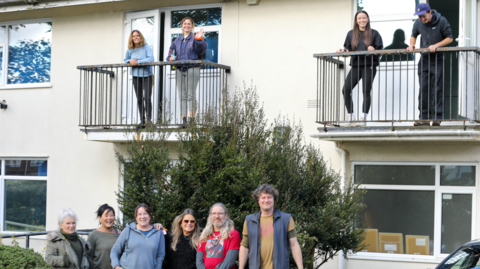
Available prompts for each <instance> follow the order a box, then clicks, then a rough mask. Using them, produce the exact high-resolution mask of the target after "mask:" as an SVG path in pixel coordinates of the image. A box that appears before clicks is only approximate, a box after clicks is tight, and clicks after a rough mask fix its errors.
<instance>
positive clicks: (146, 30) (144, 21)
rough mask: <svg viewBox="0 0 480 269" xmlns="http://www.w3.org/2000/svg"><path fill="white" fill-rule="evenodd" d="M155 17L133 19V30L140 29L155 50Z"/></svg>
mask: <svg viewBox="0 0 480 269" xmlns="http://www.w3.org/2000/svg"><path fill="white" fill-rule="evenodd" d="M154 24H155V17H147V18H136V19H132V31H133V30H139V31H140V32H141V33H142V35H143V38H144V39H145V41H146V42H147V44H148V45H149V46H150V48H151V49H152V51H155V50H154V47H153V44H155V43H154V37H155V26H154Z"/></svg>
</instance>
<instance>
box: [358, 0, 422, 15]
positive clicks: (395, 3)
mask: <svg viewBox="0 0 480 269" xmlns="http://www.w3.org/2000/svg"><path fill="white" fill-rule="evenodd" d="M418 4H419V0H357V8H358V10H365V11H366V12H368V14H369V15H370V17H372V16H376V15H391V14H409V15H413V13H415V7H416V6H417V5H418ZM386 6H389V7H395V8H385V7H386Z"/></svg>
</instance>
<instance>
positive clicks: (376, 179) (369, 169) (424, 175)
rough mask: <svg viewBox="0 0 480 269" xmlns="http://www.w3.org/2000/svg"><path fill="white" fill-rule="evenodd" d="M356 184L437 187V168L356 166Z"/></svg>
mask: <svg viewBox="0 0 480 269" xmlns="http://www.w3.org/2000/svg"><path fill="white" fill-rule="evenodd" d="M355 183H360V184H388V185H435V166H434V165H428V166H417V165H411V166H398V165H355Z"/></svg>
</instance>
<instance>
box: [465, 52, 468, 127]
mask: <svg viewBox="0 0 480 269" xmlns="http://www.w3.org/2000/svg"><path fill="white" fill-rule="evenodd" d="M465 55H466V56H465V100H466V102H465V116H466V118H468V52H465Z"/></svg>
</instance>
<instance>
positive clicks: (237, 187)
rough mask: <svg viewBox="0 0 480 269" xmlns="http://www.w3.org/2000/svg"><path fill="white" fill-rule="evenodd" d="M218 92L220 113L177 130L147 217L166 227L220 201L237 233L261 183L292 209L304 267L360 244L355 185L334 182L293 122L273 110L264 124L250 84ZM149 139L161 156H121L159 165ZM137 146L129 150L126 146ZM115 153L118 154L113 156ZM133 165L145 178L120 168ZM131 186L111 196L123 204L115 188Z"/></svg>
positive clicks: (280, 203) (201, 117)
mask: <svg viewBox="0 0 480 269" xmlns="http://www.w3.org/2000/svg"><path fill="white" fill-rule="evenodd" d="M224 97H225V98H224V99H223V103H222V106H221V109H220V111H221V113H220V114H217V113H214V112H215V110H213V111H212V112H209V113H206V114H203V115H197V117H196V119H195V122H194V124H192V125H190V126H189V127H188V128H186V129H185V130H184V131H183V132H180V133H179V134H178V138H179V160H178V163H177V164H176V165H175V166H173V167H172V168H171V170H170V172H169V173H168V174H169V175H170V181H169V182H166V181H165V180H163V181H162V182H163V184H162V187H163V189H162V190H158V191H157V193H160V192H161V193H162V195H161V196H158V195H157V194H156V193H155V194H152V195H151V197H150V200H149V201H151V202H154V203H155V207H156V208H157V210H156V212H158V213H159V214H160V215H158V216H156V217H155V218H156V219H155V220H156V221H160V222H162V223H163V224H164V225H165V226H167V227H168V226H170V225H171V222H172V221H173V218H174V216H176V215H178V214H179V213H181V212H182V211H183V210H184V209H185V208H192V209H193V210H195V211H196V212H197V214H198V217H199V219H198V220H199V222H200V223H201V224H202V225H204V224H205V223H206V219H207V217H208V210H209V208H210V206H212V205H213V204H215V203H217V202H222V203H224V204H225V205H226V206H227V208H228V209H229V215H230V218H231V219H232V220H233V221H234V222H235V227H236V229H237V230H238V231H239V232H240V233H241V232H242V229H243V223H244V221H245V217H246V216H247V215H249V214H252V213H254V212H256V211H258V210H259V207H258V204H256V202H255V201H254V199H253V198H252V197H251V194H252V191H253V190H255V189H256V188H258V186H259V185H261V184H264V183H267V184H271V185H273V186H275V187H276V188H277V189H278V190H279V192H280V197H279V201H278V202H277V203H276V204H275V207H276V208H277V209H279V210H282V211H285V212H288V213H292V216H293V218H294V220H295V222H296V225H297V232H298V239H299V242H300V244H301V246H302V252H303V257H304V262H305V264H306V265H309V266H310V267H312V266H313V264H314V260H316V262H315V264H316V265H317V266H316V267H320V266H321V265H322V264H323V263H325V262H326V261H327V260H328V259H331V258H333V257H334V256H335V255H337V254H338V252H339V251H340V250H344V251H355V250H356V249H357V250H358V249H361V248H362V245H361V242H362V240H363V233H364V231H363V229H356V227H355V219H356V215H357V213H358V212H359V211H360V210H361V209H362V208H363V205H362V203H361V198H362V196H363V192H362V191H361V190H358V189H357V188H354V187H353V186H351V185H347V188H346V190H341V188H340V183H339V176H338V174H337V173H335V172H334V171H333V170H332V169H330V168H329V167H328V165H327V163H326V162H325V160H324V159H323V157H322V155H321V152H320V150H319V149H318V148H317V147H316V146H315V145H313V144H308V143H306V142H305V141H304V138H303V137H304V133H303V130H302V128H301V125H300V124H295V123H294V122H290V121H288V120H286V119H281V118H278V119H277V120H276V121H274V122H273V123H272V124H268V122H267V120H266V117H265V113H264V110H263V107H261V105H260V102H259V99H258V95H257V93H256V90H255V89H253V88H248V89H244V90H239V91H236V92H234V93H233V94H232V95H231V96H227V93H226V92H225V93H224ZM142 143H143V142H136V141H135V142H132V143H131V144H130V145H129V148H138V147H139V145H142ZM149 143H152V144H150V145H151V146H157V147H159V148H158V149H156V150H153V152H162V157H161V158H159V157H158V156H157V157H156V158H150V157H145V158H140V159H138V158H137V156H135V155H132V156H129V157H128V159H130V160H132V163H133V162H136V161H137V159H138V161H143V162H156V160H157V159H162V160H164V163H163V166H158V167H159V168H160V167H165V168H167V167H168V166H167V164H166V162H167V159H168V157H167V155H168V152H167V151H165V150H164V151H162V150H161V147H162V144H161V142H156V143H153V142H149ZM144 148H145V145H144V146H143V147H142V149H141V150H142V151H145V149H144ZM138 150H140V149H138ZM138 150H134V151H132V150H129V154H131V153H130V152H133V153H135V152H137V151H138ZM119 159H120V161H121V162H125V159H124V158H120V156H119ZM141 166H148V164H146V163H144V164H142V165H141ZM141 166H139V167H138V168H139V169H141ZM125 167H126V168H127V166H125ZM137 173H138V174H141V175H143V176H137V177H132V178H142V180H145V182H148V181H146V179H143V178H144V177H146V176H149V175H151V174H155V173H153V172H149V173H148V174H145V173H142V172H141V170H136V171H132V172H130V171H127V170H125V172H124V174H125V176H130V175H133V174H137ZM161 173H166V172H165V171H163V172H161ZM157 174H160V172H158V173H157ZM162 178H163V179H165V176H163V177H162ZM140 184H144V183H140ZM137 188H138V190H140V189H141V190H142V191H143V190H148V189H149V188H148V187H142V188H140V187H137ZM138 190H135V189H133V188H132V190H128V191H127V190H124V191H123V192H121V193H120V196H119V198H120V200H119V202H120V204H121V205H122V206H123V207H124V209H126V207H127V206H126V205H125V204H124V203H122V202H123V201H125V199H126V198H125V197H123V198H122V195H127V194H128V193H131V195H132V196H133V195H134V196H135V197H136V198H137V199H138V198H141V196H140V194H134V193H135V192H136V191H138ZM132 192H133V193H132ZM150 193H152V191H150V192H149V193H148V194H145V195H144V196H147V195H150ZM153 196H155V198H153ZM122 199H123V200H122ZM128 199H129V198H128ZM129 206H130V205H129ZM129 210H130V209H129ZM129 212H131V210H130V211H129ZM292 267H295V266H294V263H293V259H292Z"/></svg>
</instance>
